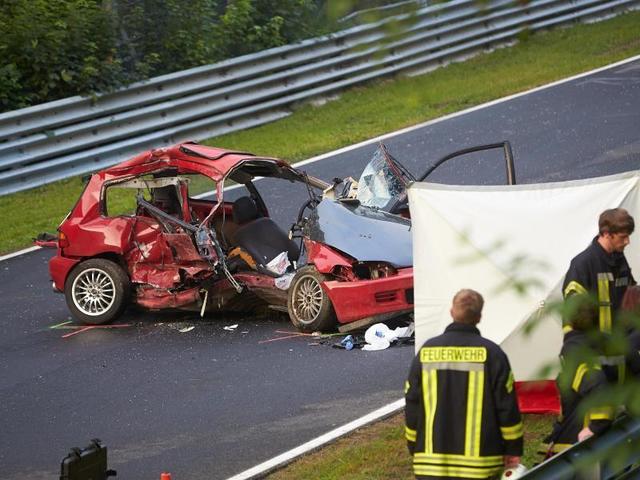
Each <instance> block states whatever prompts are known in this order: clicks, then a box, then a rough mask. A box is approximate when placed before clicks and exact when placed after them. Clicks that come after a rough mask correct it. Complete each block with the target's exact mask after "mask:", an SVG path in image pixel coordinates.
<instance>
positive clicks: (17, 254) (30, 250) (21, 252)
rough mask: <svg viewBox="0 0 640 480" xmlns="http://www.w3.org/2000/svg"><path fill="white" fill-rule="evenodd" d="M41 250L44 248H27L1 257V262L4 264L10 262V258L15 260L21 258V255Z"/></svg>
mask: <svg viewBox="0 0 640 480" xmlns="http://www.w3.org/2000/svg"><path fill="white" fill-rule="evenodd" d="M41 248H42V247H38V246H37V245H34V246H33V247H29V248H25V249H24V250H19V251H17V252H13V253H9V254H7V255H4V256H2V257H0V262H4V261H5V260H9V259H10V258H13V257H19V256H20V255H24V254H25V253H29V252H35V251H36V250H40V249H41Z"/></svg>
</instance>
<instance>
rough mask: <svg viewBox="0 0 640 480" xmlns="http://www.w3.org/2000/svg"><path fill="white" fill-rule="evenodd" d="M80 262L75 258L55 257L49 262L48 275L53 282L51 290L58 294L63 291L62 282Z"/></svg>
mask: <svg viewBox="0 0 640 480" xmlns="http://www.w3.org/2000/svg"><path fill="white" fill-rule="evenodd" d="M79 262H80V260H79V259H77V258H66V257H61V256H59V255H56V256H55V257H52V258H51V260H49V274H50V275H51V280H53V288H54V290H56V291H58V292H63V291H64V282H65V280H66V279H67V276H68V275H69V272H70V271H71V269H72V268H73V267H75V266H76V265H77V264H78V263H79Z"/></svg>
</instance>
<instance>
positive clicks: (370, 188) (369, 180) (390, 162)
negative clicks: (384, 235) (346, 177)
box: [357, 144, 413, 210]
mask: <svg viewBox="0 0 640 480" xmlns="http://www.w3.org/2000/svg"><path fill="white" fill-rule="evenodd" d="M412 180H413V178H412V176H411V174H410V173H409V172H407V171H406V170H405V169H404V168H403V167H402V166H401V165H400V164H399V163H398V162H397V161H396V160H395V159H394V158H393V157H392V156H391V155H390V154H389V153H388V152H387V150H386V148H385V146H384V145H382V144H380V147H379V148H378V149H377V150H376V152H375V153H374V154H373V157H372V159H371V161H370V162H369V164H368V165H367V166H366V167H365V169H364V171H363V172H362V175H361V176H360V180H359V181H358V194H357V198H358V200H359V201H360V204H361V205H364V206H367V207H375V208H379V209H382V210H385V209H386V208H388V207H389V206H391V205H394V204H395V203H396V202H397V201H398V200H401V199H402V198H403V197H404V196H405V195H406V188H407V184H408V183H409V182H410V181H412Z"/></svg>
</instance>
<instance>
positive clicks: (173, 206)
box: [151, 185, 182, 219]
mask: <svg viewBox="0 0 640 480" xmlns="http://www.w3.org/2000/svg"><path fill="white" fill-rule="evenodd" d="M151 203H153V204H154V205H155V206H157V207H158V208H160V209H162V210H163V211H164V212H166V213H168V214H169V215H173V216H174V217H178V218H181V219H182V205H181V203H180V199H179V198H178V192H177V191H176V187H175V186H174V185H165V186H164V187H158V188H154V189H153V192H152V199H151Z"/></svg>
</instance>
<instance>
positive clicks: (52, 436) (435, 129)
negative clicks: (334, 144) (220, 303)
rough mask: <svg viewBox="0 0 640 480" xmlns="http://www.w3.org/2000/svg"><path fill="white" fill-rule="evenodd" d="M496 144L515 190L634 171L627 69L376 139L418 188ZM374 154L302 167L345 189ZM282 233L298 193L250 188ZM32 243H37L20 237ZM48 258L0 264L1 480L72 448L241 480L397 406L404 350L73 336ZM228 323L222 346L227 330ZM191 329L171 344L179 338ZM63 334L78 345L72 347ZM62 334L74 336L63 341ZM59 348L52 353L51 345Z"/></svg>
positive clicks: (254, 327) (493, 176) (484, 175)
mask: <svg viewBox="0 0 640 480" xmlns="http://www.w3.org/2000/svg"><path fill="white" fill-rule="evenodd" d="M501 140H510V141H511V143H512V145H513V147H514V154H515V163H516V176H517V180H518V182H519V183H533V182H548V181H556V180H565V179H575V178H585V177H593V176H600V175H606V174H612V173H617V172H621V171H626V170H632V169H636V168H638V166H640V61H638V60H636V61H634V62H633V63H629V64H626V65H623V66H619V67H616V68H613V69H610V70H606V71H603V72H600V73H597V74H594V75H591V76H589V77H585V78H581V79H577V80H573V81H571V82H568V83H564V84H560V85H557V86H554V87H552V88H548V89H544V90H540V91H537V92H534V93H531V94H529V95H525V96H521V97H518V98H513V99H511V100H508V101H506V102H502V103H498V104H495V105H493V106H489V107H486V108H483V109H479V110H475V111H472V112H469V113H467V114H465V115H462V116H457V117H454V118H450V119H447V120H444V121H442V122H438V123H434V124H431V125H428V126H425V127H422V128H419V129H415V130H413V131H410V132H406V133H404V134H402V135H397V136H394V137H393V138H388V139H386V140H385V143H386V145H387V146H388V148H389V150H390V151H391V153H392V154H393V155H394V156H395V157H396V158H397V159H398V160H400V161H401V162H402V163H403V164H404V165H405V166H406V167H407V168H408V169H409V170H411V171H412V172H414V173H416V174H420V173H422V171H424V170H425V169H426V167H427V165H429V164H431V163H433V162H434V161H435V160H436V159H437V158H439V157H441V156H443V155H445V154H447V153H449V152H451V151H452V150H456V149H459V148H463V147H468V146H471V145H476V144H480V143H492V142H496V141H501ZM374 149H375V145H374V144H370V145H365V146H362V147H359V148H357V149H354V150H351V151H348V152H344V153H340V154H337V155H334V156H333V157H331V158H327V159H325V160H323V161H321V162H316V163H313V164H309V165H307V166H306V167H305V169H306V170H307V171H309V173H311V174H313V175H316V176H319V177H322V178H325V179H331V178H333V177H344V176H348V175H351V176H355V177H357V176H358V175H359V173H360V171H361V170H362V168H363V167H364V165H365V164H366V163H367V162H368V159H369V157H370V156H371V154H372V152H373V150H374ZM430 180H432V181H436V182H443V183H456V184H471V183H479V184H492V183H494V184H499V183H503V182H504V165H503V160H502V159H501V157H500V156H499V155H498V154H488V155H473V156H471V157H470V158H464V159H457V160H454V161H452V162H449V163H448V164H445V165H443V166H442V167H441V168H439V169H438V170H436V171H435V172H434V174H433V175H432V176H431V177H430ZM259 188H260V191H261V192H262V193H263V195H264V197H265V199H266V201H267V204H268V205H269V206H270V208H271V212H272V216H274V218H276V219H277V220H278V221H279V222H281V224H282V225H283V226H285V227H288V226H289V225H290V224H291V223H292V221H293V220H294V218H295V214H296V211H297V206H298V205H299V204H300V203H301V202H302V201H303V199H304V192H300V191H292V190H291V189H289V187H286V188H284V189H283V188H281V187H280V186H276V185H275V184H274V182H267V181H265V182H262V183H261V184H260V186H259ZM34 233H37V232H34ZM49 255H50V253H49V252H47V251H37V252H33V253H31V254H28V255H24V256H21V257H17V258H13V259H10V260H7V261H4V262H0V298H1V299H2V300H1V301H2V312H3V315H2V316H1V318H0V328H1V331H2V336H1V338H0V432H1V433H0V477H2V478H4V479H11V480H18V479H20V480H22V479H44V478H47V479H49V478H55V476H56V475H58V474H59V473H58V472H59V463H60V460H61V459H62V457H63V456H64V455H65V454H66V453H67V451H68V449H69V448H70V447H74V446H83V445H85V444H87V443H88V441H89V439H91V438H95V437H98V438H100V439H102V440H103V442H104V443H105V444H107V445H108V447H109V466H110V468H115V469H117V470H118V478H122V479H144V478H149V479H152V478H158V477H159V474H160V472H161V471H170V472H172V474H173V478H174V479H177V480H180V479H189V480H196V479H205V478H206V479H217V478H226V477H228V476H230V475H232V474H235V473H238V472H240V471H242V470H245V469H247V468H250V467H252V466H253V465H256V464H258V463H260V462H262V461H264V460H266V459H268V458H270V457H272V456H274V455H277V454H279V453H282V452H283V451H285V450H288V449H290V448H293V447H295V446H298V445H300V444H301V443H304V442H306V441H308V440H310V439H311V438H314V437H316V436H318V435H320V434H322V433H325V432H326V431H328V430H330V429H332V428H334V427H336V426H339V425H342V424H344V423H347V422H349V421H351V420H354V419H355V418H358V417H360V416H362V415H364V414H366V413H368V412H370V411H371V410H373V409H375V408H378V407H381V406H383V405H385V404H387V403H389V402H391V401H394V400H396V399H398V398H400V397H401V395H402V384H403V381H404V377H405V374H406V371H407V368H408V364H409V362H410V359H411V357H412V354H413V351H412V349H411V348H409V347H395V348H391V349H388V350H385V351H381V352H363V351H350V352H348V351H344V350H337V349H333V348H331V347H330V345H310V343H312V342H311V341H310V339H309V338H308V337H297V338H290V339H284V340H275V341H269V342H265V341H266V340H272V339H274V338H277V337H280V336H284V334H279V333H277V332H276V331H277V330H282V331H286V330H292V329H291V327H290V325H289V324H288V322H287V321H286V319H285V318H283V317H279V316H277V315H276V314H274V315H273V318H259V319H257V318H241V317H228V318H217V319H207V320H206V321H201V320H198V319H197V318H196V317H195V316H194V315H192V314H182V313H178V314H176V313H169V314H167V313H163V314H158V313H140V312H135V311H132V312H128V313H127V315H126V316H125V317H124V318H123V319H122V320H121V322H120V323H121V324H124V325H126V326H123V327H121V328H110V329H93V330H88V331H78V330H77V329H76V330H73V329H67V328H66V327H69V326H70V324H66V325H62V328H51V327H52V326H55V325H58V324H61V323H64V322H68V321H69V320H70V317H69V313H68V311H67V308H66V306H65V303H64V299H63V297H62V296H61V295H56V294H54V293H52V292H51V288H50V285H49V279H48V273H47V265H46V262H47V259H48V257H49ZM236 323H237V324H239V326H238V327H237V329H235V330H234V331H227V330H225V329H224V327H225V326H228V325H230V324H236ZM188 326H194V327H195V328H193V329H192V330H190V331H188V332H184V333H182V332H181V331H180V329H184V327H188ZM75 332H77V333H75ZM71 333H74V334H73V335H70V336H66V335H69V334H71ZM64 336H66V338H65V337H64Z"/></svg>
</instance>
